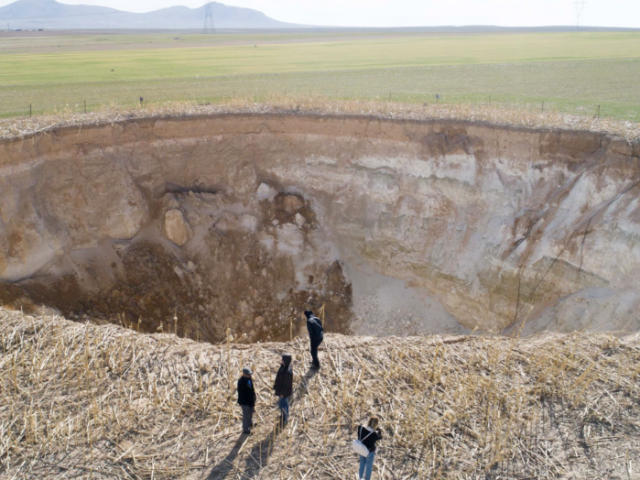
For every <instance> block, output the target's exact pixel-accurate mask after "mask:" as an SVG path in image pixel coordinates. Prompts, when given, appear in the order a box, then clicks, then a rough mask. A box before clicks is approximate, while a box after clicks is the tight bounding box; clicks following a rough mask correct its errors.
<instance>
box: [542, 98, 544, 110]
mask: <svg viewBox="0 0 640 480" xmlns="http://www.w3.org/2000/svg"><path fill="white" fill-rule="evenodd" d="M542 111H543V112H544V100H543V101H542Z"/></svg>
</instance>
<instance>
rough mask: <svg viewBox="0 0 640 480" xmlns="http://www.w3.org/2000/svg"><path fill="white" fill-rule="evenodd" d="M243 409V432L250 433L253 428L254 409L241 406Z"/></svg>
mask: <svg viewBox="0 0 640 480" xmlns="http://www.w3.org/2000/svg"><path fill="white" fill-rule="evenodd" d="M240 406H241V407H242V431H243V432H250V431H251V428H252V427H253V410H254V408H253V407H250V406H248V405H240Z"/></svg>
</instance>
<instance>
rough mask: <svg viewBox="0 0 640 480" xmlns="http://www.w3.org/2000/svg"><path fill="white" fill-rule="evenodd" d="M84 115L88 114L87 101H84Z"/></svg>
mask: <svg viewBox="0 0 640 480" xmlns="http://www.w3.org/2000/svg"><path fill="white" fill-rule="evenodd" d="M84 113H87V101H86V100H84Z"/></svg>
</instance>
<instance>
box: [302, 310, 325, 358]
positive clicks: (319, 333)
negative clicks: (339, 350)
mask: <svg viewBox="0 0 640 480" xmlns="http://www.w3.org/2000/svg"><path fill="white" fill-rule="evenodd" d="M304 315H305V317H307V330H308V331H309V341H310V343H311V361H312V363H311V368H314V369H316V370H320V359H319V358H318V347H319V346H320V344H321V343H322V341H323V340H324V329H323V328H322V322H321V321H320V319H319V318H318V317H316V316H315V315H314V314H313V312H312V311H311V310H305V312H304Z"/></svg>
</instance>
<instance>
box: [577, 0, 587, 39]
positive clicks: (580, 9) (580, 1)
mask: <svg viewBox="0 0 640 480" xmlns="http://www.w3.org/2000/svg"><path fill="white" fill-rule="evenodd" d="M574 5H575V6H576V32H578V31H580V21H581V20H582V14H583V13H584V7H585V6H586V5H587V0H577V1H576V2H574Z"/></svg>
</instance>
